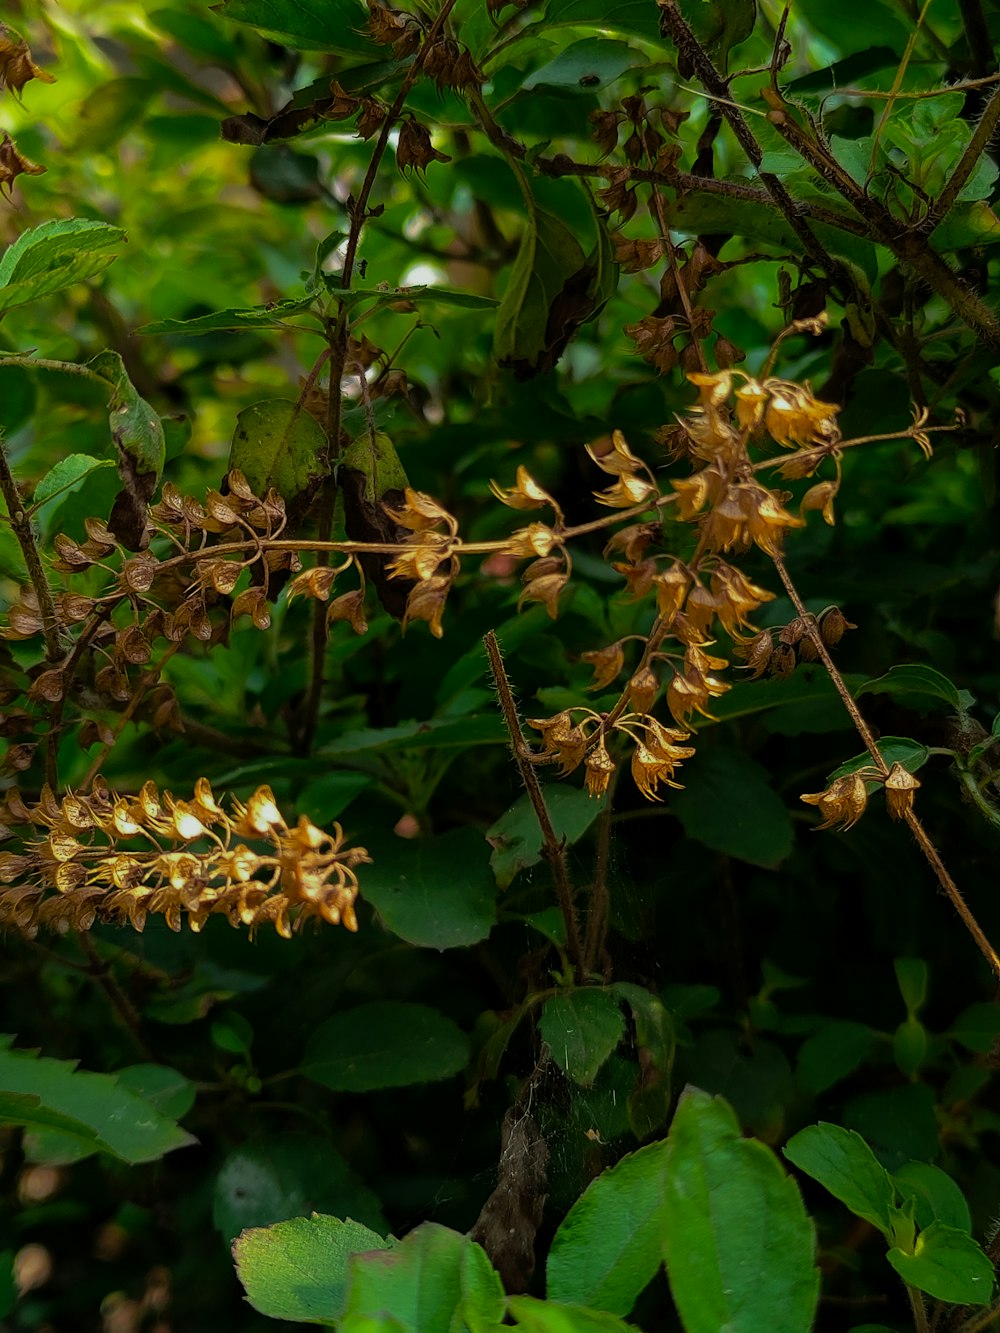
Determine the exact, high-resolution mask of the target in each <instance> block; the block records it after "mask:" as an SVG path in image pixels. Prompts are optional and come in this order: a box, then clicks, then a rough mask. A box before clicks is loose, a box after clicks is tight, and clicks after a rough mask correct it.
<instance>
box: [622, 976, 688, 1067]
mask: <svg viewBox="0 0 1000 1333" xmlns="http://www.w3.org/2000/svg"><path fill="white" fill-rule="evenodd" d="M609 989H611V990H612V991H614V993H615V995H617V996H618V997H619V998H620V999H622V1000H624V1001H625V1003H626V1004H627V1005H628V1006H629V1008H630V1009H631V1010H632V1020H633V1022H634V1023H635V1040H636V1045H637V1046H641V1047H643V1048H644V1049H645V1050H646V1051H648V1053H649V1058H650V1059H651V1060H652V1061H653V1063H654V1064H655V1065H656V1066H657V1067H658V1068H660V1069H667V1070H669V1069H670V1066H671V1065H672V1064H673V1059H674V1023H673V1019H672V1018H671V1015H670V1010H669V1009H668V1008H667V1007H666V1005H665V1004H664V1003H663V1001H662V1000H661V999H660V998H659V996H657V995H654V994H653V993H652V991H648V990H646V988H645V987H644V986H636V985H633V983H632V982H630V981H616V982H615V984H614V985H613V986H611V987H610V988H609Z"/></svg>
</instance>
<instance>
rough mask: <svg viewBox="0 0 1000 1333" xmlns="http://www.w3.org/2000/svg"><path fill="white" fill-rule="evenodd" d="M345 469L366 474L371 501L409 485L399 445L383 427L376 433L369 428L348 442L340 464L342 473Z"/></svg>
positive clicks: (365, 482)
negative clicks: (371, 432)
mask: <svg viewBox="0 0 1000 1333" xmlns="http://www.w3.org/2000/svg"><path fill="white" fill-rule="evenodd" d="M345 469H346V470H347V471H349V472H360V473H361V474H362V476H363V477H364V498H365V500H366V501H367V502H368V503H369V504H374V503H376V502H377V501H379V500H381V498H382V496H384V495H385V494H386V492H387V491H401V490H403V489H404V488H405V487H406V485H407V480H406V472H405V471H404V469H403V465H402V463H401V462H400V461H399V454H397V453H396V447H395V445H394V444H393V442H392V440H391V439H390V438H389V436H388V435H386V434H384V433H383V432H382V431H378V432H376V434H375V435H374V437H372V435H371V434H370V433H369V432H368V431H365V432H364V434H363V435H359V436H358V438H357V439H356V440H353V441H352V442H351V443H350V444H349V445H348V446H347V448H346V449H345V450H344V452H343V453H342V454H341V456H340V460H339V462H338V464H337V471H338V474H339V473H340V472H341V471H343V470H345Z"/></svg>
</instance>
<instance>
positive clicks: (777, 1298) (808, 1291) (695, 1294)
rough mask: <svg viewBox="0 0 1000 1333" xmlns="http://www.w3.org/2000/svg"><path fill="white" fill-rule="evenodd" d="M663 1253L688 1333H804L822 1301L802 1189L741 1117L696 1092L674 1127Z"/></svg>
mask: <svg viewBox="0 0 1000 1333" xmlns="http://www.w3.org/2000/svg"><path fill="white" fill-rule="evenodd" d="M668 1143H669V1153H668V1158H667V1170H666V1190H665V1194H664V1209H663V1253H664V1258H665V1261H666V1265H667V1276H668V1278H669V1279H670V1289H671V1291H672V1292H673V1297H674V1302H675V1304H676V1305H677V1309H678V1312H679V1313H680V1316H681V1321H682V1323H683V1325H684V1328H685V1333H719V1330H720V1329H723V1328H725V1329H727V1330H729V1331H730V1333H804V1330H806V1329H809V1328H811V1327H812V1321H813V1317H814V1314H815V1311H816V1303H817V1300H818V1297H819V1270H818V1269H817V1268H816V1266H815V1235H814V1232H813V1226H812V1222H811V1221H810V1219H809V1217H808V1215H807V1214H806V1210H805V1208H804V1206H803V1203H802V1198H801V1196H800V1194H799V1191H798V1189H797V1188H796V1186H795V1182H794V1181H793V1180H791V1179H790V1178H789V1177H788V1176H787V1175H786V1174H785V1173H784V1171H783V1170H782V1169H781V1166H780V1164H779V1162H778V1159H777V1158H776V1157H775V1155H774V1154H773V1153H772V1152H771V1150H770V1149H769V1148H767V1147H765V1146H764V1144H763V1143H760V1142H758V1141H757V1140H755V1139H745V1138H743V1137H742V1134H741V1131H740V1126H739V1123H738V1122H737V1119H736V1116H735V1115H734V1114H733V1111H732V1108H731V1107H730V1106H729V1105H728V1104H727V1103H726V1102H725V1101H723V1100H722V1098H720V1097H710V1096H709V1095H708V1094H707V1093H704V1092H701V1091H700V1090H698V1089H697V1088H689V1089H688V1090H687V1091H686V1092H685V1093H684V1095H683V1096H682V1097H681V1101H680V1104H679V1105H678V1107H677V1111H676V1113H675V1115H674V1119H673V1123H672V1124H671V1126H670V1135H669V1139H668Z"/></svg>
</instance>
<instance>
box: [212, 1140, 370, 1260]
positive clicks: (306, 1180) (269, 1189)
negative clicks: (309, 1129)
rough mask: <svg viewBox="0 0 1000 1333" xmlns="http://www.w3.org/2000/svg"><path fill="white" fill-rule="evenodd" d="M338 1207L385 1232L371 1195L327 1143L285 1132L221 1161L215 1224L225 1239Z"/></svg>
mask: <svg viewBox="0 0 1000 1333" xmlns="http://www.w3.org/2000/svg"><path fill="white" fill-rule="evenodd" d="M331 1208H337V1209H339V1210H340V1212H342V1213H343V1214H344V1215H345V1216H348V1217H353V1218H355V1219H356V1220H357V1221H359V1222H362V1223H364V1225H365V1226H370V1227H373V1228H374V1229H375V1230H376V1231H379V1232H385V1231H386V1230H387V1229H388V1228H387V1227H386V1223H385V1219H384V1218H383V1216H382V1209H381V1207H380V1206H379V1201H378V1199H377V1198H376V1197H375V1195H374V1194H373V1193H372V1191H371V1190H370V1189H369V1188H368V1187H367V1186H366V1185H365V1184H364V1182H363V1181H362V1180H361V1179H360V1177H359V1176H358V1175H356V1173H355V1172H354V1171H352V1170H351V1168H350V1167H349V1166H348V1164H347V1163H346V1162H345V1161H344V1159H343V1157H342V1156H341V1155H340V1153H339V1152H338V1151H337V1150H336V1148H335V1147H334V1146H333V1144H332V1143H330V1142H329V1141H328V1140H326V1139H323V1138H319V1137H317V1136H315V1135H307V1134H290V1133H287V1132H285V1133H283V1134H281V1135H280V1136H274V1137H272V1138H269V1139H265V1140H262V1141H260V1142H256V1143H246V1144H244V1145H243V1146H242V1147H240V1148H235V1149H234V1150H233V1151H232V1152H231V1153H230V1154H229V1155H228V1157H226V1159H225V1161H224V1162H223V1163H222V1167H221V1169H220V1171H219V1174H218V1176H217V1177H216V1181H215V1189H214V1191H213V1195H212V1221H213V1223H214V1224H215V1226H216V1228H217V1229H218V1230H219V1231H221V1233H222V1235H223V1236H224V1237H225V1238H226V1240H227V1241H231V1240H232V1239H233V1237H234V1236H238V1235H239V1234H240V1232H241V1231H243V1230H244V1229H245V1228H247V1227H265V1226H270V1225H271V1224H272V1223H273V1222H284V1221H285V1220H286V1219H287V1218H290V1217H296V1216H303V1215H304V1216H308V1215H309V1214H311V1213H317V1212H327V1211H329V1210H330V1209H331Z"/></svg>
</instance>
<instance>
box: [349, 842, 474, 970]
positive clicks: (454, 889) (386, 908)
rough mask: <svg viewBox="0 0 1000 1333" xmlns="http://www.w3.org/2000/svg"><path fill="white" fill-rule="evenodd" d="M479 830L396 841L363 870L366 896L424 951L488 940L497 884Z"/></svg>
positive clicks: (397, 931) (400, 933)
mask: <svg viewBox="0 0 1000 1333" xmlns="http://www.w3.org/2000/svg"><path fill="white" fill-rule="evenodd" d="M488 852H489V847H488V845H487V843H486V841H485V839H484V838H483V835H482V833H481V832H479V831H478V830H476V829H471V828H459V829H453V830H452V831H451V832H450V833H445V834H442V835H441V836H440V837H437V838H416V839H412V840H406V839H403V838H398V839H395V840H394V842H389V843H387V844H385V845H384V846H382V847H381V848H380V849H379V853H378V856H377V857H376V859H375V864H374V865H373V866H371V867H370V868H369V869H368V870H366V872H365V900H366V901H367V902H369V903H371V905H372V906H373V907H374V908H375V910H376V911H377V912H378V914H379V916H380V917H381V918H382V923H383V925H385V926H386V927H387V928H388V929H389V930H391V931H392V932H393V934H394V935H398V936H399V937H400V939H404V940H407V941H408V942H409V943H410V944H417V945H420V946H422V947H424V948H427V949H454V948H458V947H459V946H461V945H468V944H476V943H478V942H479V940H484V939H486V937H487V935H489V933H490V930H491V929H492V927H493V925H494V923H495V921H496V901H495V900H496V887H495V884H494V881H493V876H492V874H491V873H490V867H489V860H488Z"/></svg>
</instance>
